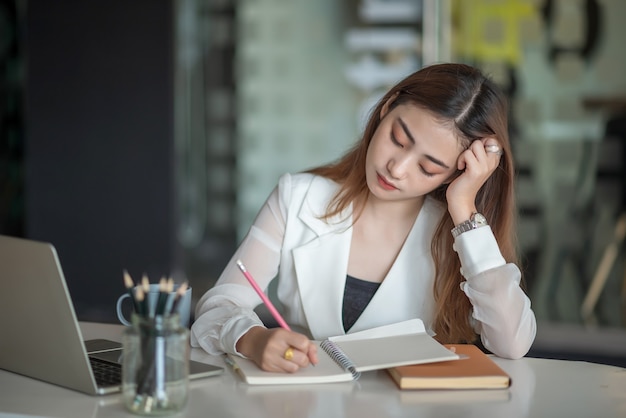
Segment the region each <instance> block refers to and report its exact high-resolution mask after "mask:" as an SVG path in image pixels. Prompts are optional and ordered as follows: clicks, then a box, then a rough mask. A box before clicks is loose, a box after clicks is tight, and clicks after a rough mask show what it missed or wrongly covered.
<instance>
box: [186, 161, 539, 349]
mask: <svg viewBox="0 0 626 418" xmlns="http://www.w3.org/2000/svg"><path fill="white" fill-rule="evenodd" d="M336 190H337V184H336V183H334V182H333V181H330V180H328V179H326V178H323V177H319V176H314V175H311V174H304V173H302V174H295V175H290V174H286V175H284V176H282V177H281V178H280V180H279V183H278V186H277V187H276V189H275V190H274V191H273V192H272V194H271V195H270V197H269V198H268V200H267V202H266V203H265V205H264V207H263V208H262V209H261V212H260V213H259V216H258V217H257V219H256V220H255V222H254V224H253V226H252V228H251V230H250V232H249V233H248V235H247V236H246V238H245V239H244V240H243V242H242V244H241V245H240V247H239V248H238V250H237V251H236V253H235V255H234V256H233V258H232V259H231V260H230V262H229V264H228V265H227V267H226V268H225V270H224V272H223V273H222V275H221V276H220V278H219V280H218V281H217V283H216V285H215V287H214V288H213V289H211V290H209V291H208V292H207V293H206V294H205V295H204V296H203V297H202V298H201V299H200V300H199V302H198V304H197V307H196V320H195V322H194V324H193V325H192V329H191V331H192V335H191V342H192V345H194V346H201V347H203V348H204V349H205V350H206V351H208V352H209V353H212V354H216V353H219V352H231V353H235V352H236V350H235V344H236V342H237V340H238V339H239V337H240V336H241V335H243V334H244V333H245V332H247V330H248V329H250V328H251V327H252V326H255V325H260V324H261V321H260V319H259V318H258V317H257V315H256V314H255V313H254V312H253V308H254V307H255V306H257V305H258V304H259V303H260V298H259V297H258V296H257V295H256V294H255V293H254V291H253V290H252V289H251V287H250V285H249V284H248V283H247V282H246V281H245V279H243V276H242V275H241V272H239V271H238V269H237V267H236V264H235V263H236V260H237V259H241V260H242V261H243V262H244V264H246V267H247V268H248V270H249V271H250V272H251V273H252V275H253V276H255V279H256V280H257V282H258V283H259V285H260V286H261V288H267V286H268V285H269V283H270V281H271V280H272V279H273V278H274V277H277V278H278V284H277V288H276V292H277V297H278V300H279V302H280V303H279V305H280V309H281V312H282V314H283V316H284V318H285V320H286V321H287V322H288V323H289V324H290V325H292V326H293V327H295V328H294V329H298V330H302V331H304V332H305V333H307V334H309V336H310V337H312V338H314V339H323V338H326V337H329V336H333V335H341V334H343V333H344V330H343V322H342V305H343V294H344V286H345V283H346V273H347V266H348V257H349V253H350V243H351V239H352V226H351V224H352V217H351V213H350V212H351V210H350V212H348V213H347V214H344V216H337V217H335V218H334V219H331V220H330V221H328V222H326V221H324V220H322V219H320V216H321V215H322V214H323V213H324V212H325V211H326V209H327V205H328V202H329V201H330V199H331V198H332V196H333V195H334V193H335V191H336ZM444 213H445V207H444V206H443V205H441V204H440V203H439V202H436V201H435V200H433V199H431V198H427V199H426V200H425V202H424V205H423V206H422V209H421V210H420V212H419V215H418V216H417V218H416V220H415V223H414V225H413V227H412V229H411V231H410V233H409V235H408V237H407V239H406V241H405V243H404V245H403V247H402V249H401V250H400V253H399V254H398V256H397V258H396V260H395V262H394V264H393V265H392V267H391V269H390V271H389V272H388V274H387V276H386V277H385V279H384V280H383V282H382V284H381V286H380V287H379V289H378V290H377V292H376V293H375V294H374V297H373V298H372V300H371V301H370V303H369V304H368V305H367V307H366V308H365V310H364V311H363V313H362V314H361V316H360V317H359V318H358V320H357V321H356V323H355V324H354V325H353V326H352V328H351V329H350V332H356V331H360V330H363V329H368V328H372V327H376V326H381V325H386V324H390V323H394V322H399V321H403V320H407V319H412V318H420V319H422V320H423V322H424V324H425V325H426V327H427V329H430V327H431V326H432V320H433V309H434V300H433V288H432V287H433V280H434V264H433V260H432V256H431V251H430V245H431V241H432V237H433V234H434V230H435V228H436V225H437V224H438V222H439V220H440V219H441V216H442V215H443V214H444ZM471 235H473V237H471ZM461 237H463V238H464V239H467V240H468V241H467V242H465V240H461ZM470 238H471V240H470ZM455 246H456V247H457V251H458V252H459V256H460V258H461V263H462V266H463V270H462V272H463V273H464V275H465V277H466V279H467V280H468V282H471V281H472V279H474V277H473V276H476V277H477V284H478V285H479V286H481V289H480V291H479V292H473V293H474V294H472V290H473V289H472V286H471V285H469V284H468V282H464V283H463V284H462V286H461V289H460V291H461V290H462V291H464V292H465V293H466V294H467V295H468V297H469V298H470V301H471V302H472V304H473V305H474V319H480V318H481V315H482V316H484V318H483V320H485V319H486V321H487V323H488V324H489V327H488V328H487V333H488V334H491V335H495V338H483V342H484V343H486V344H487V345H488V346H487V348H489V349H491V350H492V351H493V349H494V348H495V349H496V350H497V351H498V352H499V353H500V354H503V356H504V357H517V356H519V353H520V352H522V351H523V354H521V355H524V354H525V353H526V352H527V351H528V349H529V348H530V344H532V340H534V334H535V331H534V329H535V320H534V314H532V311H531V310H530V301H529V300H528V298H527V297H526V295H525V294H524V292H523V291H522V290H521V288H520V287H519V279H520V274H519V270H518V269H517V267H516V266H515V265H505V262H504V259H503V258H502V256H501V254H500V250H499V248H498V246H497V242H496V241H495V238H494V236H493V233H492V232H491V229H490V228H488V227H485V228H480V229H477V230H474V231H469V232H466V233H464V234H461V235H460V236H459V237H458V238H457V240H456V242H455ZM487 270H488V271H489V272H486V271H487ZM481 276H486V277H481ZM494 283H495V284H496V286H495V288H494V290H495V291H497V292H498V294H499V295H500V296H498V298H489V297H488V296H489V293H490V292H486V289H487V288H492V287H494V286H493V284H494ZM503 288H506V289H504V290H505V291H504V293H507V292H508V294H509V296H508V297H506V298H504V299H503V298H502V297H501V295H502V291H503ZM476 304H478V308H477V306H476ZM481 304H483V305H485V306H484V307H485V310H484V315H483V313H481V312H482V311H481V309H480V308H481V306H480V305H481ZM511 306H518V307H519V308H518V309H517V311H514V312H511V310H510V309H509V308H510V307H511ZM477 313H478V317H477V315H476V314H477ZM494 315H495V317H494ZM498 317H500V318H498ZM521 317H523V318H521ZM481 325H482V323H481V322H480V321H478V322H476V324H475V328H476V330H477V331H478V332H481V331H484V330H483V329H482V327H481ZM510 327H514V328H515V329H513V330H508V328H510ZM520 329H521V331H522V332H521V334H520ZM499 334H502V337H504V339H505V341H504V343H503V344H502V343H499V340H500V339H502V338H500V335H499ZM520 335H521V339H520V338H519V336H520ZM513 336H515V337H513ZM507 338H515V341H514V342H513V344H512V345H514V346H515V347H514V348H515V349H514V350H510V349H507V347H506V346H507V345H511V342H507V341H506V339H507ZM528 340H530V341H528ZM492 341H496V344H495V346H494V344H493V343H492ZM499 345H504V346H505V349H504V350H500V349H499V348H500V347H499ZM498 352H497V353H496V354H498Z"/></svg>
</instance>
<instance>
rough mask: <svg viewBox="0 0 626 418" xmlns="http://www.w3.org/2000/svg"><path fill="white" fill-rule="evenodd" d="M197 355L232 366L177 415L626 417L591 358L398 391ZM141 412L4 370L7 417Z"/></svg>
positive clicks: (2, 405) (625, 406) (89, 328)
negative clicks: (261, 370)
mask: <svg viewBox="0 0 626 418" xmlns="http://www.w3.org/2000/svg"><path fill="white" fill-rule="evenodd" d="M81 327H82V329H83V337H84V338H85V339H92V338H108V339H114V340H119V336H120V331H121V327H120V326H117V325H107V324H93V323H82V324H81ZM192 358H193V359H194V360H199V361H205V362H208V363H212V364H218V365H222V366H224V367H225V369H226V370H225V372H224V374H223V375H222V376H220V377H211V378H207V379H203V380H198V381H194V382H191V385H190V393H189V403H188V405H187V407H186V409H185V411H183V412H182V413H181V414H179V415H176V417H207V418H213V417H215V418H225V417H246V418H250V417H254V418H265V417H267V418H282V417H309V418H312V417H315V418H318V417H319V418H329V417H332V418H339V417H355V418H356V417H358V418H369V417H418V418H419V417H437V418H440V417H463V418H469V417H480V418H489V417H497V418H503V417H507V418H515V417H542V418H543V417H550V418H554V417H567V418H574V417H585V418H587V417H602V418H613V417H626V369H622V368H619V367H612V366H604V365H597V364H592V363H585V362H572V361H561V360H546V359H534V358H524V359H521V360H502V359H498V358H496V359H495V360H496V361H497V363H498V364H499V365H500V366H501V367H502V368H503V369H504V370H506V371H507V372H508V373H509V374H510V375H511V377H512V379H513V384H512V386H511V388H510V389H508V390H504V391H482V392H481V391H471V392H459V391H424V392H409V391H400V390H398V389H397V388H396V386H395V385H394V383H393V382H392V381H391V379H390V378H389V377H388V376H387V374H386V372H384V371H381V372H368V373H364V374H363V375H362V376H361V379H360V380H359V381H358V382H353V383H337V384H328V385H307V386H290V387H289V386H288V387H283V386H265V387H258V386H256V387H251V386H247V385H246V384H244V383H243V382H242V381H241V380H240V379H239V377H238V376H237V375H236V374H235V373H234V372H233V371H232V370H231V369H230V368H228V367H227V366H225V364H224V363H223V361H222V359H221V358H220V357H217V358H216V357H211V356H208V355H206V354H205V353H204V352H203V351H201V350H195V349H194V350H192ZM23 415H28V416H45V417H63V418H72V417H80V418H86V417H99V418H104V417H115V418H119V417H136V415H131V414H128V413H127V412H126V411H125V410H124V408H123V406H122V404H121V403H120V397H119V395H110V396H105V397H91V396H88V395H83V394H81V393H78V392H74V391H71V390H68V389H63V388H60V387H56V386H53V385H49V384H46V383H43V382H39V381H36V380H33V379H29V378H26V377H22V376H19V375H16V374H13V373H9V372H5V371H0V418H7V417H15V416H18V417H19V416H23Z"/></svg>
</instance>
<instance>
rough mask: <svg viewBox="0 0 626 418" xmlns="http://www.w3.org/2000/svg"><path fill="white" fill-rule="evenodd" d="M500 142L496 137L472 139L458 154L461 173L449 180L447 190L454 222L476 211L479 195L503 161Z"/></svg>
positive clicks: (458, 221) (458, 165) (467, 217)
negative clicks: (501, 159)
mask: <svg viewBox="0 0 626 418" xmlns="http://www.w3.org/2000/svg"><path fill="white" fill-rule="evenodd" d="M501 149H502V148H501V147H500V143H499V142H498V141H497V140H496V139H495V138H485V139H481V140H478V141H473V142H472V144H471V145H470V147H469V148H468V149H466V150H465V151H463V152H462V153H461V155H459V159H458V160H457V169H458V170H460V171H462V173H461V174H460V175H459V176H458V177H457V178H456V179H454V180H453V181H452V183H450V185H449V186H448V190H447V192H446V199H447V201H448V211H449V212H450V216H451V217H452V220H453V221H454V224H455V225H458V224H460V223H461V222H464V221H466V220H468V219H469V218H470V216H471V214H472V213H474V212H476V195H477V194H478V191H479V190H480V188H481V187H482V186H483V184H485V182H486V181H487V179H488V178H489V177H490V176H491V174H492V173H493V172H494V171H495V170H496V168H497V167H498V165H499V164H500V158H501V155H502V151H501Z"/></svg>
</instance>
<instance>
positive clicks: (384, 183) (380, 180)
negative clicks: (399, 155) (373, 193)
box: [376, 174, 397, 190]
mask: <svg viewBox="0 0 626 418" xmlns="http://www.w3.org/2000/svg"><path fill="white" fill-rule="evenodd" d="M376 176H377V178H378V184H379V185H380V187H382V188H383V189H385V190H396V189H397V187H396V186H394V185H393V184H391V183H388V182H387V180H385V178H384V177H383V176H381V175H380V174H376Z"/></svg>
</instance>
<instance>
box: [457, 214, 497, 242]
mask: <svg viewBox="0 0 626 418" xmlns="http://www.w3.org/2000/svg"><path fill="white" fill-rule="evenodd" d="M487 225H488V224H487V218H485V217H484V215H482V214H480V213H478V212H474V213H472V216H470V218H469V219H468V220H467V221H464V222H461V223H460V224H458V225H457V226H455V227H454V228H452V231H450V232H452V236H453V237H454V238H456V237H458V236H459V235H461V234H462V233H463V232H467V231H471V230H472V229H477V228H481V227H483V226H487Z"/></svg>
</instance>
